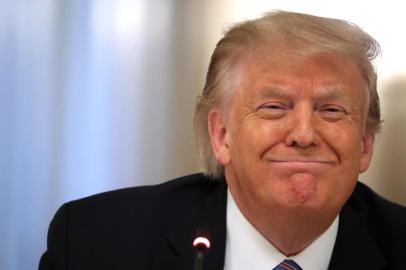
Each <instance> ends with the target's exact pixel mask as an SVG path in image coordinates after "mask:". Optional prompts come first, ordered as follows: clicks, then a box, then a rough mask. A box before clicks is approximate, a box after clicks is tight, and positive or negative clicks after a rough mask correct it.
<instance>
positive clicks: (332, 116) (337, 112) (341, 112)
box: [319, 105, 347, 121]
mask: <svg viewBox="0 0 406 270" xmlns="http://www.w3.org/2000/svg"><path fill="white" fill-rule="evenodd" d="M319 112H320V114H321V116H322V117H323V118H325V119H327V120H330V121H336V120H339V119H342V118H343V117H344V116H345V115H346V114H347V112H346V110H345V109H344V108H343V107H341V106H336V105H327V106H323V107H321V108H320V109H319Z"/></svg>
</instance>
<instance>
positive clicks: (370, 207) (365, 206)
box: [350, 182, 406, 225]
mask: <svg viewBox="0 0 406 270" xmlns="http://www.w3.org/2000/svg"><path fill="white" fill-rule="evenodd" d="M350 204H351V205H352V207H353V208H355V210H358V211H359V212H360V213H365V214H364V216H372V217H374V218H377V217H380V218H383V220H382V221H383V222H386V223H395V224H402V225H406V207H404V206H402V205H399V204H397V203H395V202H391V201H389V200H387V199H385V198H384V197H382V196H381V195H379V194H377V193H376V192H374V191H373V190H372V189H371V188H369V187H368V186H367V185H365V184H363V183H360V182H359V183H357V186H356V188H355V190H354V193H353V195H352V197H351V198H350Z"/></svg>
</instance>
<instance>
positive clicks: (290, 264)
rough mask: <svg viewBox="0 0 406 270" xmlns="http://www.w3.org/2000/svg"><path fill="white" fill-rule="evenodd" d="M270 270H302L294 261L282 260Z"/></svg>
mask: <svg viewBox="0 0 406 270" xmlns="http://www.w3.org/2000/svg"><path fill="white" fill-rule="evenodd" d="M272 270H303V269H302V267H300V266H299V265H298V264H297V263H295V261H293V260H287V259H286V260H283V262H281V263H280V264H278V265H277V266H276V267H275V268H274V269H272Z"/></svg>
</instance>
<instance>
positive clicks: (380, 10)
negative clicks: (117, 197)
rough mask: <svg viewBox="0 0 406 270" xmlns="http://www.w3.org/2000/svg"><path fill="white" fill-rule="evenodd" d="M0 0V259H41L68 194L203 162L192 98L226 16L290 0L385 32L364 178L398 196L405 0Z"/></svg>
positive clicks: (405, 79) (155, 179) (25, 264)
mask: <svg viewBox="0 0 406 270" xmlns="http://www.w3.org/2000/svg"><path fill="white" fill-rule="evenodd" d="M365 3H366V2H362V1H358V2H357V1H343V0H341V1H310V0H309V1H294V0H283V1H276V0H264V1H255V0H233V1H232V0H222V1H219V0H205V1H199V0H195V1H194V0H172V1H171V0H111V1H109V0H93V1H92V0H88V1H83V0H70V1H63V0H59V1H58V0H36V1H24V0H0V61H1V62H0V269H4V270H21V269H36V268H37V267H38V260H39V257H40V255H41V253H42V252H43V251H44V250H45V248H46V233H47V228H48V225H49V222H50V220H51V218H52V216H53V214H54V213H55V211H56V210H57V208H58V207H59V206H60V205H61V204H62V203H63V202H65V201H69V200H73V199H77V198H80V197H83V196H87V195H90V194H93V193H97V192H102V191H106V190H110V189H117V188H122V187H127V186H134V185H144V184H154V183H159V182H162V181H164V180H167V179H170V178H174V177H177V176H181V175H184V174H188V173H192V172H196V171H198V170H199V166H198V162H197V157H196V153H195V142H194V136H193V131H192V111H193V107H194V101H195V99H196V96H197V95H198V93H199V92H200V91H201V89H202V87H203V84H204V78H205V73H206V69H207V66H208V62H209V58H210V54H211V52H212V50H213V48H214V46H215V43H216V41H217V40H218V39H219V38H220V37H221V33H222V31H223V30H224V29H226V27H227V26H228V25H229V24H230V23H233V22H237V21H240V20H243V19H248V18H253V17H256V16H258V15H260V14H263V13H264V12H266V11H269V10H273V9H284V10H291V11H298V12H305V13H311V14H315V15H321V16H327V17H336V18H340V19H346V20H350V21H352V22H355V23H357V24H358V25H359V26H361V27H362V28H363V29H364V30H366V31H367V32H369V33H370V34H371V35H372V36H374V37H375V38H376V39H377V40H378V41H380V43H381V45H382V48H383V54H382V56H381V57H380V58H379V59H378V60H377V61H376V66H377V69H378V73H379V76H380V77H379V78H380V79H379V87H380V88H379V89H380V94H381V101H382V111H383V112H382V113H383V118H384V119H385V122H384V128H383V132H382V134H381V135H380V136H379V137H378V139H377V145H376V148H375V157H374V160H373V164H372V166H371V168H370V170H369V171H368V172H367V173H366V174H364V175H362V176H361V179H362V181H364V182H366V183H367V184H368V185H370V186H371V187H373V188H374V189H375V190H376V191H377V192H379V193H380V194H382V195H384V196H386V197H388V198H390V199H392V200H395V201H397V202H399V203H401V204H403V205H406V185H405V184H406V181H405V176H404V175H403V174H404V173H403V171H402V170H403V166H405V164H406V142H405V138H406V92H405V91H406V89H405V88H406V50H405V48H406V36H405V35H404V28H403V27H404V25H406V17H405V16H404V8H403V7H402V6H401V1H388V0H387V1H379V2H378V1H375V2H374V1H369V2H368V6H366V4H365Z"/></svg>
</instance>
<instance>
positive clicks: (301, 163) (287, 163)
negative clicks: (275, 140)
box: [269, 159, 334, 171]
mask: <svg viewBox="0 0 406 270" xmlns="http://www.w3.org/2000/svg"><path fill="white" fill-rule="evenodd" d="M269 161H270V162H271V163H273V164H274V165H277V166H278V167H281V168H286V169H290V170H295V171H306V170H309V169H322V168H326V166H331V165H333V164H334V162H333V161H330V160H321V159H271V160H269Z"/></svg>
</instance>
